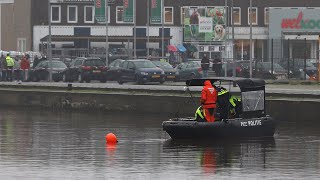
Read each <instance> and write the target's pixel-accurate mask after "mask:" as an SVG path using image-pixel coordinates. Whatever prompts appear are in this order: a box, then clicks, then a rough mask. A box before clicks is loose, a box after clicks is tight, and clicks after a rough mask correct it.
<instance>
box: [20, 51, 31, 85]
mask: <svg viewBox="0 0 320 180" xmlns="http://www.w3.org/2000/svg"><path fill="white" fill-rule="evenodd" d="M20 68H21V70H22V80H23V81H27V80H28V71H29V69H30V61H29V55H26V56H23V57H22V59H21V62H20Z"/></svg>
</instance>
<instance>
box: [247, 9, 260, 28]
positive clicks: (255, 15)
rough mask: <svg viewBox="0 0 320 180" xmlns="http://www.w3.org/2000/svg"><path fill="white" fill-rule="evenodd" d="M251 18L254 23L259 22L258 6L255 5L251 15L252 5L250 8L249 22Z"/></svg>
mask: <svg viewBox="0 0 320 180" xmlns="http://www.w3.org/2000/svg"><path fill="white" fill-rule="evenodd" d="M250 16H251V18H250ZM250 19H252V24H253V25H257V24H258V8H256V7H253V8H252V14H251V15H250V7H249V8H248V24H250Z"/></svg>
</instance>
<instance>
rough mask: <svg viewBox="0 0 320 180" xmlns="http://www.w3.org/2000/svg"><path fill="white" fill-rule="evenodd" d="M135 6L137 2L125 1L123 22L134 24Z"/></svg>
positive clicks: (132, 0) (133, 0)
mask: <svg viewBox="0 0 320 180" xmlns="http://www.w3.org/2000/svg"><path fill="white" fill-rule="evenodd" d="M134 5H135V0H123V22H126V23H134V22H133V9H134Z"/></svg>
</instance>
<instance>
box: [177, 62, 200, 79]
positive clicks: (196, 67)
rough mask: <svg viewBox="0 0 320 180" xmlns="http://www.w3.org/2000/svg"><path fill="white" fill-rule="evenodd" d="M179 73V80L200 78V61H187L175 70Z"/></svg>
mask: <svg viewBox="0 0 320 180" xmlns="http://www.w3.org/2000/svg"><path fill="white" fill-rule="evenodd" d="M175 69H176V70H177V71H178V72H179V76H180V80H187V79H193V78H201V77H202V68H201V61H188V62H184V63H181V64H179V65H177V66H176V68H175Z"/></svg>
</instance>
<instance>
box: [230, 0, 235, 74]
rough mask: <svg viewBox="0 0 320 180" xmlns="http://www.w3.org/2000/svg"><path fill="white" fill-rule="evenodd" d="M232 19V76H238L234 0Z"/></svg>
mask: <svg viewBox="0 0 320 180" xmlns="http://www.w3.org/2000/svg"><path fill="white" fill-rule="evenodd" d="M231 6H232V8H231V19H232V22H231V23H232V60H233V68H232V76H233V77H235V76H236V64H235V63H236V56H235V49H236V48H235V42H234V19H233V18H234V17H233V10H234V4H233V0H232V1H231Z"/></svg>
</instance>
